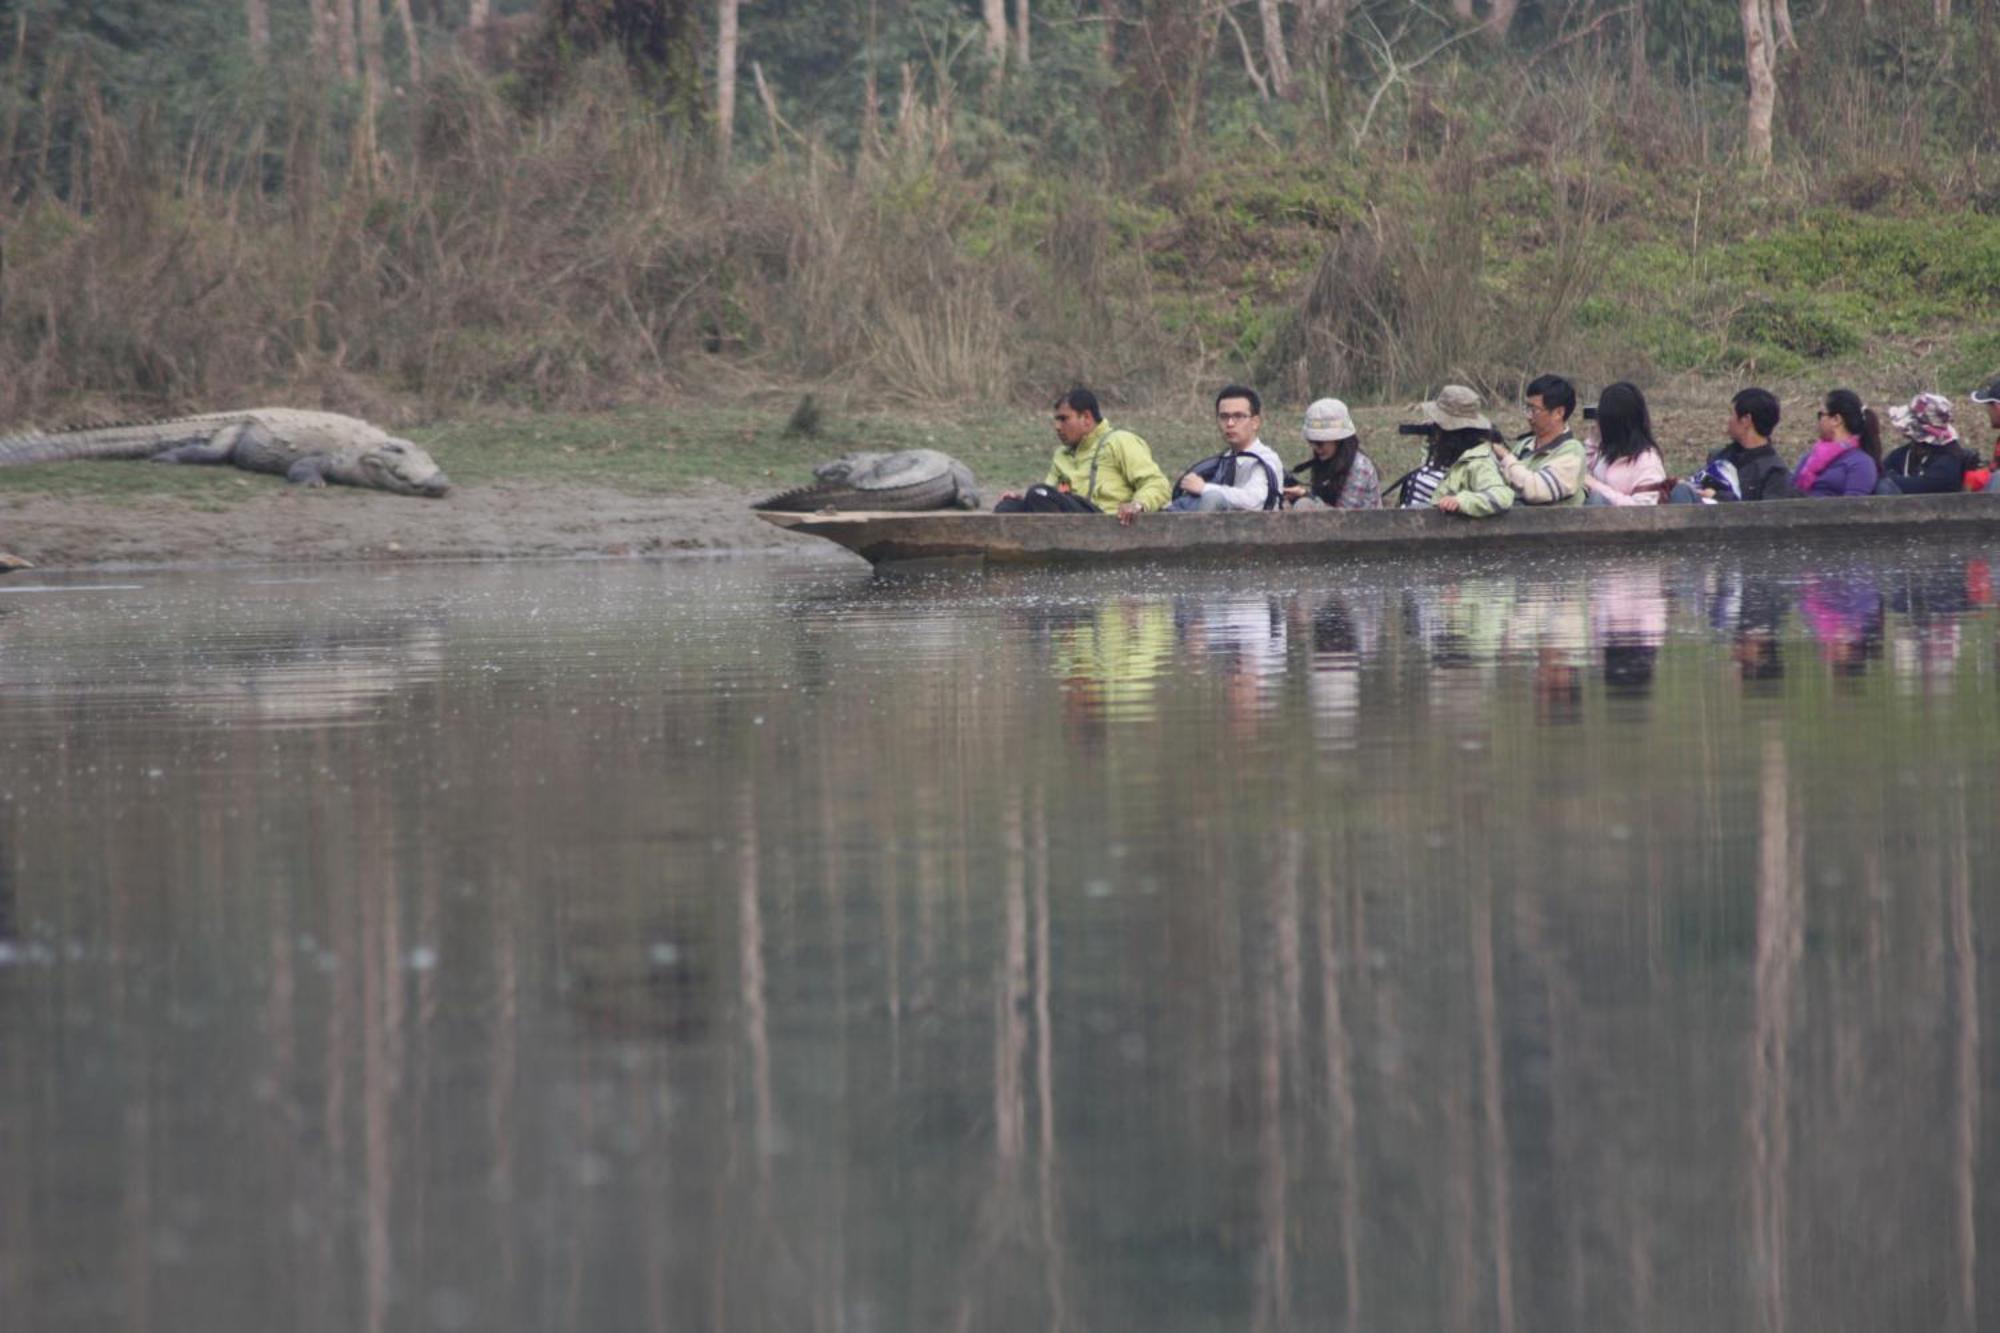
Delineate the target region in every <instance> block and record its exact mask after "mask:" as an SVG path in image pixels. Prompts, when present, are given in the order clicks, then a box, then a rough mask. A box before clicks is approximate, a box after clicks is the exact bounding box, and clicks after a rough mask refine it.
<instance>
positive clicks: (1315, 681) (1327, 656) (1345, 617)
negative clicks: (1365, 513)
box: [1289, 589, 1383, 749]
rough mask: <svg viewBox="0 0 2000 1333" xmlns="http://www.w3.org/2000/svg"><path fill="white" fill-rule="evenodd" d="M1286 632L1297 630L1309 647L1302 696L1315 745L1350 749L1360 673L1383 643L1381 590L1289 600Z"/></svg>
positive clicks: (1356, 729) (1358, 702)
mask: <svg viewBox="0 0 2000 1333" xmlns="http://www.w3.org/2000/svg"><path fill="white" fill-rule="evenodd" d="M1292 607H1293V617H1294V618H1293V622H1292V624H1291V625H1290V626H1289V630H1290V633H1291V635H1292V636H1293V637H1297V636H1298V635H1299V634H1300V632H1301V629H1302V628H1303V631H1304V633H1305V636H1306V638H1307V641H1308V642H1309V643H1310V644H1311V645H1312V664H1311V670H1310V673H1309V674H1308V675H1307V676H1306V697H1307V698H1308V700H1310V702H1311V705H1312V714H1313V734H1314V735H1315V736H1316V737H1317V738H1318V740H1319V742H1320V744H1322V745H1325V746H1329V747H1336V748H1341V749H1347V748H1351V747H1352V746H1353V744H1354V741H1355V737H1356V736H1357V734H1358V733H1359V726H1360V721H1361V676H1362V669H1363V667H1364V666H1365V665H1367V664H1369V663H1371V662H1373V661H1374V660H1375V659H1376V657H1377V655H1378V654H1379V653H1380V652H1381V646H1382V619H1383V606H1382V594H1381V592H1380V591H1379V590H1376V589H1358V590H1356V591H1354V592H1351V593H1336V594H1333V595H1329V596H1324V597H1319V598H1305V597H1301V598H1299V599H1297V600H1296V601H1295V602H1293V603H1292Z"/></svg>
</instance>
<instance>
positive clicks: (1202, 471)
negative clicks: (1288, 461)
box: [1174, 450, 1285, 509]
mask: <svg viewBox="0 0 2000 1333" xmlns="http://www.w3.org/2000/svg"><path fill="white" fill-rule="evenodd" d="M1235 458H1247V459H1249V460H1250V461H1251V462H1253V463H1255V464H1256V465H1257V466H1258V467H1260V468H1263V469H1264V480H1265V482H1266V483H1268V487H1269V489H1267V490H1266V491H1265V494H1264V508H1266V509H1276V508H1277V507H1278V506H1279V505H1281V504H1283V503H1284V502H1285V489H1284V487H1283V486H1281V485H1280V484H1279V483H1278V474H1277V471H1276V470H1275V469H1273V468H1272V466H1271V465H1270V464H1269V463H1266V462H1265V461H1264V460H1263V459H1261V458H1259V457H1258V456H1257V455H1256V454H1252V453H1244V454H1238V453H1237V452H1235V451H1234V450H1226V451H1224V452H1222V453H1219V454H1213V455H1211V456H1210V457H1207V458H1204V459H1202V460H1201V461H1200V462H1199V463H1196V464H1195V465H1194V466H1193V467H1191V468H1189V469H1188V470H1187V471H1186V472H1183V473H1181V474H1180V476H1178V477H1175V478H1174V494H1175V495H1179V494H1180V493H1181V483H1182V482H1183V481H1186V480H1187V479H1188V477H1189V476H1196V477H1200V478H1201V479H1202V480H1203V481H1207V482H1215V484H1216V485H1218V486H1233V485H1235V484H1236V480H1235V478H1236V469H1235V468H1234V467H1231V468H1230V470H1229V477H1230V479H1229V480H1228V481H1221V482H1217V481H1215V479H1216V475H1217V474H1218V473H1220V472H1221V471H1222V465H1223V464H1224V463H1227V462H1229V461H1230V460H1231V459H1235Z"/></svg>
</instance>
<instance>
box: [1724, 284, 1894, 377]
mask: <svg viewBox="0 0 2000 1333" xmlns="http://www.w3.org/2000/svg"><path fill="white" fill-rule="evenodd" d="M1867 321H1868V307H1867V304H1866V303H1865V302H1863V301H1861V300H1860V299H1858V298H1856V297H1855V296H1853V295H1852V294H1846V293H1838V294H1828V293H1820V292H1810V291H1788V292H1785V293H1784V294H1783V295H1781V296H1775V297H1766V298H1763V299H1760V300H1756V301H1752V302H1750V303H1749V304H1748V305H1745V306H1744V307H1743V308H1742V309H1740V310H1738V311H1737V312H1736V314H1735V315H1734V316H1733V317H1732V318H1731V319H1730V321H1729V331H1730V333H1731V335H1732V336H1734V337H1736V338H1739V339H1742V340H1743V341H1745V342H1748V343H1751V344H1757V343H1767V344H1769V345H1771V346H1774V347H1781V348H1784V349H1785V350H1786V351H1789V352H1796V353H1798V354H1799V355H1800V356H1801V357H1807V358H1810V359H1812V360H1816V361H1817V360H1825V359H1827V358H1830V357H1838V356H1846V355H1848V354H1849V353H1851V352H1855V351H1859V350H1860V348H1861V344H1862V330H1864V329H1865V328H1866V327H1867Z"/></svg>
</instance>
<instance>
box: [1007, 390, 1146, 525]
mask: <svg viewBox="0 0 2000 1333" xmlns="http://www.w3.org/2000/svg"><path fill="white" fill-rule="evenodd" d="M1055 428H1056V439H1057V440H1058V441H1060V446H1059V447H1058V448H1057V449H1056V452H1055V457H1054V458H1052V459H1051V460H1050V461H1049V472H1048V475H1047V476H1046V477H1044V478H1042V481H1041V484H1040V485H1038V486H1030V487H1029V488H1028V489H1027V490H1026V491H1025V492H1022V491H1003V492H1002V493H1001V495H1000V503H998V504H996V505H994V506H993V512H994V513H996V514H1067V513H1075V514H1091V513H1103V514H1116V515H1118V521H1119V522H1120V523H1124V524H1127V525H1129V524H1131V523H1132V521H1133V520H1135V519H1136V518H1138V517H1139V515H1140V514H1151V513H1157V512H1158V511H1159V510H1160V509H1162V508H1164V507H1165V506H1166V503H1167V501H1168V500H1169V499H1170V498H1172V495H1173V483H1172V482H1170V481H1168V480H1167V474H1166V473H1164V472H1162V471H1160V465H1159V464H1158V463H1156V462H1154V461H1153V451H1152V448H1151V447H1150V446H1148V445H1147V443H1146V442H1145V441H1144V440H1142V439H1140V438H1139V437H1138V436H1137V435H1134V434H1133V433H1132V432H1131V431H1129V430H1113V429H1112V428H1111V423H1110V422H1108V421H1106V420H1105V419H1104V412H1103V409H1102V408H1100V407H1099V406H1098V403H1097V395H1096V394H1094V393H1092V392H1091V391H1090V390H1088V389H1084V388H1076V389H1071V390H1070V391H1069V392H1068V393H1066V394H1064V395H1063V396H1062V397H1060V398H1058V399H1056V405H1055Z"/></svg>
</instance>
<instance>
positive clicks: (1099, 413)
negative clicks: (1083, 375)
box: [1055, 384, 1104, 421]
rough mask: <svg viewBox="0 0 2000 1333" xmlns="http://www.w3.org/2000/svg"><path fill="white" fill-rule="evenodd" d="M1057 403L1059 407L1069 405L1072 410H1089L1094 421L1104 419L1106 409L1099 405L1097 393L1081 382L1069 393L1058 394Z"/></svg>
mask: <svg viewBox="0 0 2000 1333" xmlns="http://www.w3.org/2000/svg"><path fill="white" fill-rule="evenodd" d="M1055 405H1056V406H1057V407H1062V406H1064V405H1067V406H1068V407H1069V410H1070V411H1072V412H1088V413H1090V416H1091V419H1092V420H1093V421H1102V420H1104V409H1103V408H1101V407H1099V406H1098V405H1097V395H1096V394H1094V393H1092V392H1091V391H1090V390H1088V389H1086V388H1084V387H1083V386H1082V385H1081V384H1079V385H1077V386H1076V387H1075V388H1074V389H1071V390H1070V391H1069V392H1068V393H1065V394H1058V395H1057V396H1056V402H1055Z"/></svg>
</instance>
